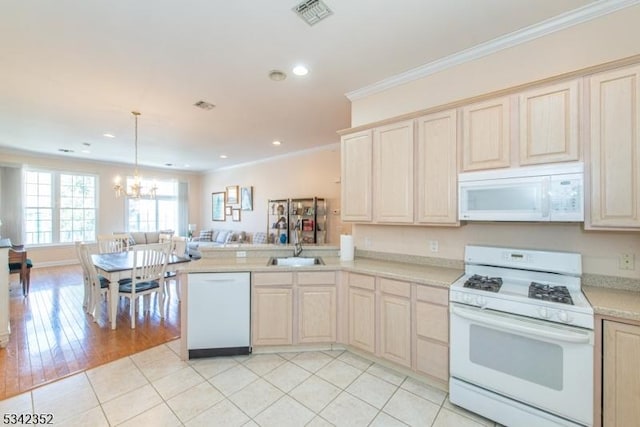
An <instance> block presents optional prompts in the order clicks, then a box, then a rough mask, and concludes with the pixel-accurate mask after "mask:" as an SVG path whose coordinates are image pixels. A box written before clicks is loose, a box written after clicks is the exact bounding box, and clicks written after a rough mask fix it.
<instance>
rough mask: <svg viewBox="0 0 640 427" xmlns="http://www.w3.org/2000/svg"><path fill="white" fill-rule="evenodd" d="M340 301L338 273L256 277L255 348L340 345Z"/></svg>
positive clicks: (253, 328) (301, 272) (295, 273)
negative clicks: (320, 344)
mask: <svg viewBox="0 0 640 427" xmlns="http://www.w3.org/2000/svg"><path fill="white" fill-rule="evenodd" d="M336 299H337V289H336V272H335V271H299V272H260V273H253V275H252V301H251V324H252V342H253V345H255V346H261V345H291V344H309V343H334V342H336V331H337V326H336V324H337V304H336V302H337V301H336Z"/></svg>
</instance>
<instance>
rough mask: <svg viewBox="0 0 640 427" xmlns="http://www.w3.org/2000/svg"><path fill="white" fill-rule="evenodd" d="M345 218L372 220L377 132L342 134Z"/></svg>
mask: <svg viewBox="0 0 640 427" xmlns="http://www.w3.org/2000/svg"><path fill="white" fill-rule="evenodd" d="M341 163H342V165H341V166H342V178H341V184H342V220H343V221H363V222H367V221H371V220H372V219H373V213H372V202H371V199H372V196H373V174H372V167H373V131H371V130H366V131H363V132H357V133H353V134H349V135H344V136H343V137H342V143H341Z"/></svg>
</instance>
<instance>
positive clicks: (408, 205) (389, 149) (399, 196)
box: [361, 120, 414, 223]
mask: <svg viewBox="0 0 640 427" xmlns="http://www.w3.org/2000/svg"><path fill="white" fill-rule="evenodd" d="M413 127H414V126H413V120H408V121H404V122H398V123H393V124H390V125H386V126H381V127H378V128H376V129H374V130H373V219H374V221H375V222H377V223H412V222H413V163H414V160H413V133H414V131H413ZM361 191H362V190H361Z"/></svg>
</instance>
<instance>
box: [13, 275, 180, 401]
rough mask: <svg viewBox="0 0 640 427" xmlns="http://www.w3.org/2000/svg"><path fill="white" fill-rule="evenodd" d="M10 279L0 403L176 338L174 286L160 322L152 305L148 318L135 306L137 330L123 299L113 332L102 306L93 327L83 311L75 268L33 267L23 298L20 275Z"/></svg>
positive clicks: (177, 316)
mask: <svg viewBox="0 0 640 427" xmlns="http://www.w3.org/2000/svg"><path fill="white" fill-rule="evenodd" d="M10 279H11V283H10V302H9V304H10V308H9V309H10V322H11V338H10V340H9V344H8V345H7V347H6V348H4V349H0V400H2V399H6V398H8V397H10V396H13V395H16V394H19V393H22V392H24V391H27V390H31V389H33V388H35V387H38V386H40V385H42V384H45V383H48V382H51V381H55V380H57V379H60V378H62V377H65V376H68V375H70V374H73V373H77V372H79V371H83V370H86V369H89V368H93V367H96V366H98V365H102V364H104V363H107V362H110V361H113V360H115V359H119V358H121V357H124V356H128V355H130V354H133V353H136V352H139V351H141V350H144V349H147V348H150V347H153V346H156V345H159V344H162V343H165V342H168V341H171V340H173V339H176V338H178V337H179V336H180V303H179V301H178V299H177V298H176V294H175V286H174V283H173V282H172V283H171V290H170V293H169V297H168V298H166V303H165V318H164V319H161V318H160V314H159V312H158V311H157V310H156V309H155V307H154V304H153V301H152V304H151V310H150V312H148V313H144V311H143V310H142V305H139V306H138V307H139V310H138V314H137V318H136V328H135V329H131V327H130V326H131V322H130V317H129V304H128V299H126V298H121V299H120V306H119V308H118V317H117V328H116V330H111V329H110V328H109V322H108V321H107V315H106V303H105V302H104V301H103V309H102V312H101V315H100V316H99V318H98V319H97V322H94V321H93V318H92V317H91V316H89V315H87V314H86V313H85V312H84V310H83V308H82V299H83V284H82V270H81V268H80V266H79V265H78V266H66V267H52V268H37V269H36V268H34V269H33V271H32V272H31V292H30V294H29V296H28V297H26V298H25V297H23V296H22V289H21V288H20V286H19V283H18V276H17V275H11V277H10ZM139 304H141V302H139Z"/></svg>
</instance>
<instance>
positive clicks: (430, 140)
mask: <svg viewBox="0 0 640 427" xmlns="http://www.w3.org/2000/svg"><path fill="white" fill-rule="evenodd" d="M416 122H417V125H418V129H417V132H418V137H417V142H416V158H417V171H416V177H417V183H416V186H417V187H416V188H417V197H416V201H417V203H418V206H417V212H416V214H417V215H416V222H420V223H430V224H448V225H456V224H459V222H458V200H457V178H458V177H457V172H458V171H457V167H456V164H457V129H458V127H457V113H456V110H447V111H442V112H440V113H435V114H429V115H428V116H423V117H419V118H418V119H416Z"/></svg>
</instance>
